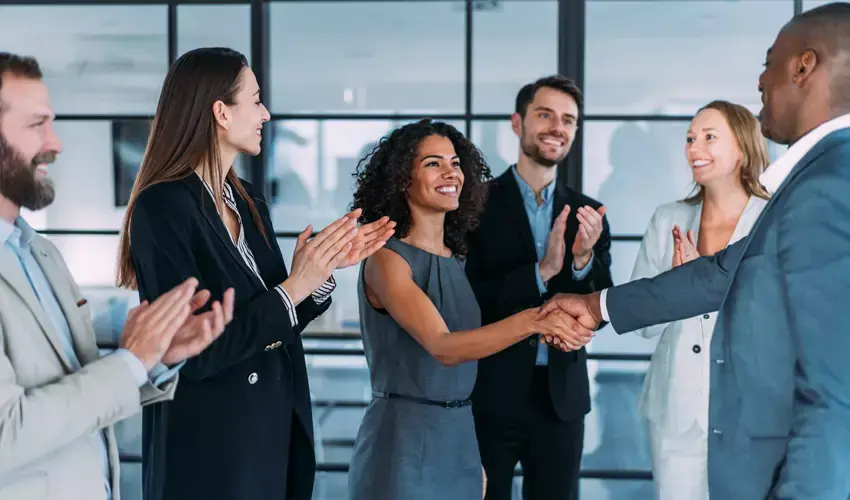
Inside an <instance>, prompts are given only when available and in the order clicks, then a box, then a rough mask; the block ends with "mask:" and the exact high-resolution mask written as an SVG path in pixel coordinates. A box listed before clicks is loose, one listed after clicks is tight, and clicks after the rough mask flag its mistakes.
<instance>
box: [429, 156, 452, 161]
mask: <svg viewBox="0 0 850 500" xmlns="http://www.w3.org/2000/svg"><path fill="white" fill-rule="evenodd" d="M457 157H458V156H457V155H454V156H452V157H451V159H452V160H454V159H456V158H457ZM429 158H434V159H437V160H442V159H443V158H446V157H445V156H442V155H427V156H423V157H422V161H425V160H427V159H429Z"/></svg>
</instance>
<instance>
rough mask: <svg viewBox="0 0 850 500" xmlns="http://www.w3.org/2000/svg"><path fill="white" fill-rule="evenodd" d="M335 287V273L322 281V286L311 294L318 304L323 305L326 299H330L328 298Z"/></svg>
mask: <svg viewBox="0 0 850 500" xmlns="http://www.w3.org/2000/svg"><path fill="white" fill-rule="evenodd" d="M335 288H336V280H334V277H333V275H331V277H330V278H328V280H327V281H325V282H324V283H322V286H320V287H319V288H318V289H317V290H316V291H315V292H313V293H312V294H311V296H312V297H313V301H314V302H315V303H316V304H318V305H322V304H323V303H324V302H325V301H326V300H328V298H330V296H331V292H333V291H334V289H335Z"/></svg>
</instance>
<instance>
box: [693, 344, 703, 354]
mask: <svg viewBox="0 0 850 500" xmlns="http://www.w3.org/2000/svg"><path fill="white" fill-rule="evenodd" d="M701 350H702V349H701V348H700V346H698V345H694V347H693V351H694V352H695V353H697V354H699V352H700V351H701Z"/></svg>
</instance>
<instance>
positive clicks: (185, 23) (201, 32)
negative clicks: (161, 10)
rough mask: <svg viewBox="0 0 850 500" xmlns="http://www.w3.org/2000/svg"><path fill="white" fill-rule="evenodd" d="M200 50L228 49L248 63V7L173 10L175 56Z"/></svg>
mask: <svg viewBox="0 0 850 500" xmlns="http://www.w3.org/2000/svg"><path fill="white" fill-rule="evenodd" d="M200 47H229V48H231V49H234V50H238V51H239V52H241V53H243V54H245V57H247V58H248V60H249V61H250V60H251V6H250V5H180V6H178V7H177V54H178V56H179V55H180V54H183V53H185V52H188V51H190V50H192V49H197V48H200Z"/></svg>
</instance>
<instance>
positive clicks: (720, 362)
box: [714, 359, 725, 365]
mask: <svg viewBox="0 0 850 500" xmlns="http://www.w3.org/2000/svg"><path fill="white" fill-rule="evenodd" d="M714 362H715V363H717V364H718V365H722V364H723V363H725V361H723V360H722V359H715V360H714Z"/></svg>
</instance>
